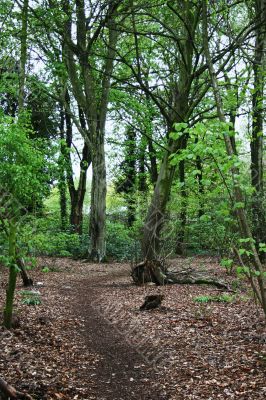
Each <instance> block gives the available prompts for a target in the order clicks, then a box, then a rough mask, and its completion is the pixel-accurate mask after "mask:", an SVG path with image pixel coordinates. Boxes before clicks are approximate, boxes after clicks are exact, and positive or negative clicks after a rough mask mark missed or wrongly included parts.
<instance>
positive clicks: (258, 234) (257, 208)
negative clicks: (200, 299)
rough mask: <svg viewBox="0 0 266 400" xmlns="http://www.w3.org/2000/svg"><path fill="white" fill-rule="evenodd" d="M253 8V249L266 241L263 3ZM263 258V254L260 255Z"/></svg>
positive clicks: (265, 6)
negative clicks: (254, 241)
mask: <svg viewBox="0 0 266 400" xmlns="http://www.w3.org/2000/svg"><path fill="white" fill-rule="evenodd" d="M253 7H254V9H255V20H256V29H255V50H254V60H253V64H252V69H253V76H254V77H253V80H254V83H253V92H252V93H253V94H252V135H251V142H250V148H251V183H252V186H253V188H254V194H253V198H252V221H253V235H254V239H255V240H256V245H257V249H259V243H263V242H264V243H265V242H266V218H265V210H264V202H265V198H264V188H263V168H264V166H263V153H264V135H263V119H264V115H265V111H264V102H263V99H264V87H265V68H264V67H265V59H266V58H265V51H266V32H265V21H266V4H265V1H264V0H255V1H254V2H253ZM261 258H262V259H264V258H265V254H264V253H263V254H261Z"/></svg>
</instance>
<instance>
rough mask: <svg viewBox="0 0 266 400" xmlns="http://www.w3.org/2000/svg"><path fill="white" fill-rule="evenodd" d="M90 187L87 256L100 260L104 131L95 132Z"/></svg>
mask: <svg viewBox="0 0 266 400" xmlns="http://www.w3.org/2000/svg"><path fill="white" fill-rule="evenodd" d="M92 168H93V175H92V188H91V212H90V231H89V233H90V249H89V253H90V255H89V257H90V259H92V260H93V261H98V262H101V261H102V260H103V259H104V257H105V250H106V248H105V247H106V243H105V212H106V192H107V188H106V167H105V151H104V132H99V133H98V134H97V140H96V143H95V146H94V149H93V157H92Z"/></svg>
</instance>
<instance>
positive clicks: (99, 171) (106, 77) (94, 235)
mask: <svg viewBox="0 0 266 400" xmlns="http://www.w3.org/2000/svg"><path fill="white" fill-rule="evenodd" d="M115 18H116V13H115V12H114V14H113V15H112V18H110V20H109V22H108V24H107V26H108V29H109V42H108V51H107V57H106V62H105V67H104V71H103V78H102V87H101V92H102V95H101V100H100V104H99V106H98V107H97V109H96V110H91V112H90V115H91V117H92V118H93V117H95V115H97V121H95V123H94V124H93V125H92V129H91V131H92V135H91V137H92V145H93V149H92V174H93V177H92V190H91V212H90V230H89V232H90V248H89V258H90V259H92V260H94V261H99V262H101V261H103V260H104V259H105V253H106V243H105V236H106V193H107V187H106V165H105V149H104V140H105V125H106V118H107V109H108V103H109V93H110V87H111V76H112V72H113V67H114V58H115V51H116V44H117V39H118V31H117V27H116V22H115ZM85 73H87V74H88V73H89V71H85ZM87 76H88V75H87ZM89 76H90V78H91V75H90V74H89ZM91 86H92V82H91ZM92 87H93V86H92ZM95 111H96V114H95Z"/></svg>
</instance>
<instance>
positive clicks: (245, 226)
mask: <svg viewBox="0 0 266 400" xmlns="http://www.w3.org/2000/svg"><path fill="white" fill-rule="evenodd" d="M202 6H203V8H202V9H203V45H204V52H205V57H206V61H207V64H208V69H209V73H210V78H211V83H212V88H213V93H214V98H215V103H216V108H217V114H218V118H219V120H220V121H221V122H222V123H224V124H226V117H225V113H224V108H223V102H222V97H221V94H220V89H219V85H218V78H217V76H216V73H215V70H214V66H213V62H212V58H211V54H210V50H209V43H208V16H207V1H206V0H203V2H202ZM224 142H225V148H226V151H227V154H228V156H229V157H233V156H234V155H235V153H234V149H233V146H232V142H231V140H230V136H229V135H228V133H227V132H225V133H224ZM231 174H232V183H233V196H234V202H235V204H237V207H236V211H235V213H236V216H237V219H238V224H239V231H240V233H241V235H243V237H244V238H245V239H248V242H247V249H248V251H249V253H250V254H249V259H250V263H251V268H255V270H256V272H257V274H256V276H257V278H256V280H257V283H258V287H257V286H256V285H255V279H254V276H253V274H252V273H253V271H252V270H251V271H250V273H249V278H250V281H251V285H252V288H253V289H254V291H255V294H256V296H257V298H258V300H259V302H260V304H261V306H262V308H263V311H264V313H265V316H266V284H265V276H264V273H265V271H264V269H263V266H262V264H261V262H260V258H259V256H258V252H257V249H256V246H255V245H254V239H253V237H252V233H251V229H250V226H249V223H248V220H247V216H246V211H245V209H244V196H243V193H242V189H241V187H240V185H239V182H238V180H237V177H238V176H239V169H238V168H237V167H236V166H234V165H233V166H232V167H231Z"/></svg>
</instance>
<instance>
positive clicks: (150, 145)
mask: <svg viewBox="0 0 266 400" xmlns="http://www.w3.org/2000/svg"><path fill="white" fill-rule="evenodd" d="M148 149H149V158H150V164H151V172H150V176H151V182H152V184H153V185H155V184H156V182H157V178H158V170H157V159H156V154H155V150H154V146H153V143H152V138H150V137H149V138H148Z"/></svg>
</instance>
